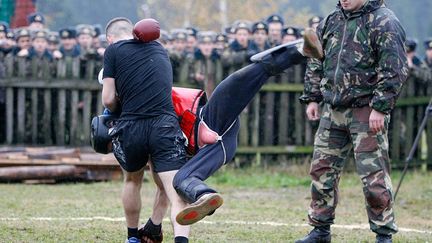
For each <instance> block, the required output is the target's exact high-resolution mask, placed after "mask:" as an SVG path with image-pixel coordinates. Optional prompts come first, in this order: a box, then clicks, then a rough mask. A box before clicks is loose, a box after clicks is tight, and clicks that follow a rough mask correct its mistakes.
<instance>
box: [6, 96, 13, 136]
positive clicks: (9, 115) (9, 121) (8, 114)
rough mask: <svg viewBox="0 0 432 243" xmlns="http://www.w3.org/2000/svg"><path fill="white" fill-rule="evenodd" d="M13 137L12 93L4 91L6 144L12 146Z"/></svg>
mask: <svg viewBox="0 0 432 243" xmlns="http://www.w3.org/2000/svg"><path fill="white" fill-rule="evenodd" d="M13 137H14V92H13V88H7V89H6V143H7V144H12V142H13Z"/></svg>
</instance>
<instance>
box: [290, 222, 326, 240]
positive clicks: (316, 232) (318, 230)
mask: <svg viewBox="0 0 432 243" xmlns="http://www.w3.org/2000/svg"><path fill="white" fill-rule="evenodd" d="M330 242H331V234H330V226H320V227H315V228H314V229H313V230H312V231H311V232H310V233H309V234H308V235H306V236H305V237H304V238H302V239H300V240H297V241H296V242H295V243H330Z"/></svg>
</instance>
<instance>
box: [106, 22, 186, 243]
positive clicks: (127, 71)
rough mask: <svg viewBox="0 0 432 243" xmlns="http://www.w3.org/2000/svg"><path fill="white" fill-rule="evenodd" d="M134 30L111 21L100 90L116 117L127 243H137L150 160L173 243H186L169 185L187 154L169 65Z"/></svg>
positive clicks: (179, 207) (162, 54) (162, 51)
mask: <svg viewBox="0 0 432 243" xmlns="http://www.w3.org/2000/svg"><path fill="white" fill-rule="evenodd" d="M132 29H133V25H132V23H131V22H130V21H129V20H128V19H126V18H115V19H113V20H111V21H110V22H109V23H108V24H107V27H106V35H107V40H108V42H109V43H110V46H108V48H107V49H106V51H105V57H104V72H103V83H104V85H103V90H102V102H103V104H104V106H105V107H106V108H108V109H109V110H110V111H111V112H114V113H120V119H119V120H118V122H117V124H116V125H115V126H114V128H113V130H112V131H111V132H110V135H111V136H112V139H113V152H114V155H115V157H116V158H117V160H118V162H119V164H120V165H121V167H122V169H123V171H124V177H125V184H124V189H123V194H122V201H123V207H124V210H125V216H126V223H127V227H128V242H138V233H137V228H138V223H139V213H140V209H141V198H140V189H141V183H142V179H143V171H144V166H145V165H146V164H147V161H148V160H149V159H150V158H151V160H152V164H153V170H154V172H155V173H157V175H158V177H159V178H160V180H161V182H162V184H163V187H164V188H163V189H164V190H165V192H166V194H167V196H168V198H169V200H170V201H171V203H172V206H171V215H172V219H173V220H172V223H173V225H174V234H175V242H188V239H187V237H188V234H189V230H190V228H189V227H188V226H181V225H179V224H178V223H177V222H176V220H175V216H176V215H177V213H178V212H179V211H181V210H182V209H183V208H184V207H185V205H186V204H185V202H184V201H183V200H182V199H180V197H179V196H178V195H177V193H176V191H175V190H174V188H173V186H172V181H173V177H174V175H175V174H176V172H177V170H178V169H179V168H180V167H182V165H183V164H184V163H185V162H186V153H185V150H184V142H185V139H184V138H183V136H182V132H181V130H180V127H179V124H178V121H177V116H176V114H175V112H174V107H173V104H172V100H171V89H172V78H173V77H172V68H171V64H170V61H169V58H168V55H167V53H166V51H165V49H164V48H163V47H162V45H160V44H159V43H158V42H156V41H151V42H147V43H143V42H140V41H138V40H134V39H133V37H132ZM152 223H153V224H154V225H159V224H161V222H152Z"/></svg>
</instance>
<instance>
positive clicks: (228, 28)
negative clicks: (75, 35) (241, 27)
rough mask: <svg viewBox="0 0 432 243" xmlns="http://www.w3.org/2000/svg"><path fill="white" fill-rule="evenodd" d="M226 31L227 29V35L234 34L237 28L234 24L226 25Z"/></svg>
mask: <svg viewBox="0 0 432 243" xmlns="http://www.w3.org/2000/svg"><path fill="white" fill-rule="evenodd" d="M224 31H225V34H227V35H229V34H234V33H235V28H234V27H232V26H229V27H226V28H225V29H224Z"/></svg>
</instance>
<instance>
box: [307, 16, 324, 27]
mask: <svg viewBox="0 0 432 243" xmlns="http://www.w3.org/2000/svg"><path fill="white" fill-rule="evenodd" d="M322 20H323V17H321V16H313V17H312V18H310V19H309V27H312V25H313V24H319V23H320V22H321V21H322Z"/></svg>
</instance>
